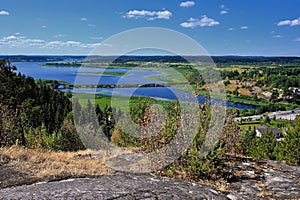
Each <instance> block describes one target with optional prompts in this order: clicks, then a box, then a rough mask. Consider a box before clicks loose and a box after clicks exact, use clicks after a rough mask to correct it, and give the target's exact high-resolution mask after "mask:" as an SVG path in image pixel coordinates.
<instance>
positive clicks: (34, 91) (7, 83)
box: [0, 60, 72, 146]
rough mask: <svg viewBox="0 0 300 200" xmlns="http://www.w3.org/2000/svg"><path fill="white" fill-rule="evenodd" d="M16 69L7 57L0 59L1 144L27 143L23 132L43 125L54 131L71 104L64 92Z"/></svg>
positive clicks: (50, 131) (48, 130)
mask: <svg viewBox="0 0 300 200" xmlns="http://www.w3.org/2000/svg"><path fill="white" fill-rule="evenodd" d="M16 69H17V68H16V67H15V66H11V65H10V62H9V61H7V60H1V61H0V80H1V81H0V104H1V116H0V138H1V140H0V141H1V146H3V145H10V144H12V143H14V142H15V141H16V140H19V142H20V143H21V144H23V145H26V140H25V136H24V134H25V133H26V132H27V131H29V130H30V129H35V128H37V127H41V126H42V125H43V126H44V127H45V128H46V130H47V132H48V133H49V134H52V133H54V132H57V131H58V130H59V129H60V128H61V125H62V123H63V121H64V119H65V117H66V116H67V114H68V113H69V112H70V111H71V107H72V105H71V102H70V101H69V99H68V97H67V96H66V95H65V94H64V93H62V92H58V91H54V90H53V89H51V88H50V87H49V86H47V85H45V84H40V85H37V84H36V83H35V81H34V79H33V78H31V77H26V76H24V75H22V74H20V73H19V74H16V72H15V71H16Z"/></svg>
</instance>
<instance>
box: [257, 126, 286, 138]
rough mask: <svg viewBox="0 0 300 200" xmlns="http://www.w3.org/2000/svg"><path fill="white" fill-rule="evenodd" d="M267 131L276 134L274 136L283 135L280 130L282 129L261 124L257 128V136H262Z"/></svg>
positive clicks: (279, 136)
mask: <svg viewBox="0 0 300 200" xmlns="http://www.w3.org/2000/svg"><path fill="white" fill-rule="evenodd" d="M265 131H270V132H272V133H273V134H274V136H275V137H276V139H280V138H281V137H282V134H281V132H280V130H278V129H277V128H270V127H268V126H265V125H263V126H259V127H257V128H256V130H255V132H256V137H261V136H262V134H263V133H264V132H265Z"/></svg>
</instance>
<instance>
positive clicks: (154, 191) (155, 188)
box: [0, 173, 250, 200]
mask: <svg viewBox="0 0 300 200" xmlns="http://www.w3.org/2000/svg"><path fill="white" fill-rule="evenodd" d="M227 196H228V197H229V198H231V199H250V198H246V197H245V196H242V195H238V194H229V195H227V194H223V193H221V192H218V191H217V190H216V189H214V188H212V187H209V186H205V185H200V184H195V183H190V182H185V181H180V180H175V179H170V178H164V177H159V176H155V175H151V174H130V173H116V174H114V175H109V176H102V177H99V178H79V179H67V180H63V181H58V182H48V183H46V182H42V183H36V184H33V185H24V186H18V187H12V188H6V189H2V190H0V197H2V199H178V200H181V199H215V200H218V199H228V197H227Z"/></svg>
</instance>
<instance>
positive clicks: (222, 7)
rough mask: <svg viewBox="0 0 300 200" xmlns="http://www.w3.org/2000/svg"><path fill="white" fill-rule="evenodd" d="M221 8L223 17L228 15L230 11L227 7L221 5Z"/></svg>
mask: <svg viewBox="0 0 300 200" xmlns="http://www.w3.org/2000/svg"><path fill="white" fill-rule="evenodd" d="M220 7H221V12H220V14H221V15H225V14H228V11H229V9H228V8H227V7H226V6H225V5H221V6H220Z"/></svg>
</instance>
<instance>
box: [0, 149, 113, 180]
mask: <svg viewBox="0 0 300 200" xmlns="http://www.w3.org/2000/svg"><path fill="white" fill-rule="evenodd" d="M92 153H93V152H92V151H89V150H86V151H80V152H50V151H45V150H33V149H27V148H23V147H19V146H12V147H9V148H0V162H2V163H6V164H7V165H9V166H10V167H12V168H14V169H16V170H19V171H21V172H23V173H26V174H28V175H30V176H32V177H37V178H47V177H61V176H66V175H68V176H98V175H105V174H109V172H110V169H109V168H108V167H106V166H105V165H104V164H103V162H102V161H101V160H99V159H97V158H85V156H78V155H91V154H92Z"/></svg>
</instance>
